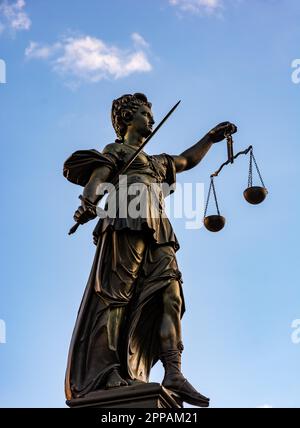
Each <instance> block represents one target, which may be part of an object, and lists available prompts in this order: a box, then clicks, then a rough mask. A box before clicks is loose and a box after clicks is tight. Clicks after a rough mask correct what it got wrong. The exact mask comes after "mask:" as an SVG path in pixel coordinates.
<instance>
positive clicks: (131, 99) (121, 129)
mask: <svg viewBox="0 0 300 428" xmlns="http://www.w3.org/2000/svg"><path fill="white" fill-rule="evenodd" d="M141 106H146V107H147V108H149V109H151V107H152V104H151V103H149V101H148V100H147V97H146V95H144V94H140V93H136V94H133V95H131V94H126V95H122V97H120V98H117V99H116V100H114V101H113V103H112V109H111V120H112V125H113V127H114V130H115V131H116V134H117V136H118V139H119V140H120V142H122V141H123V140H124V137H125V135H126V132H127V128H128V125H129V123H130V122H131V121H132V120H133V118H134V115H135V113H136V112H137V111H138V110H139V109H140V107H141Z"/></svg>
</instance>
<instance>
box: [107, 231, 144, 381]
mask: <svg viewBox="0 0 300 428" xmlns="http://www.w3.org/2000/svg"><path fill="white" fill-rule="evenodd" d="M114 233H115V235H114V238H113V244H112V257H111V258H110V260H107V273H108V276H107V278H108V280H107V284H106V287H105V288H106V292H107V293H109V295H110V296H111V298H113V299H114V305H120V306H115V307H114V306H110V307H109V309H108V310H109V313H108V319H107V334H108V337H107V339H108V347H109V349H110V350H112V351H114V352H115V355H116V359H117V360H118V362H119V365H118V366H117V367H115V368H114V369H113V370H112V371H111V372H110V373H109V374H108V376H107V379H106V388H114V387H118V386H124V385H128V382H127V381H125V379H123V377H122V376H123V375H122V372H123V371H124V370H123V368H124V367H123V365H124V364H125V362H124V361H122V359H121V356H120V353H119V352H118V351H119V347H120V337H121V336H122V333H124V334H126V332H123V327H124V316H125V312H126V309H127V306H128V303H129V302H130V301H131V298H132V295H133V292H134V286H135V281H136V279H137V277H138V274H139V269H140V265H141V262H142V259H143V255H144V251H145V240H144V235H143V234H142V233H139V232H133V231H130V230H121V231H118V232H114ZM120 335H121V336H120Z"/></svg>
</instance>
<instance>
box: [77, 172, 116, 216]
mask: <svg viewBox="0 0 300 428" xmlns="http://www.w3.org/2000/svg"><path fill="white" fill-rule="evenodd" d="M110 175H111V169H110V168H108V167H107V166H104V165H103V166H101V167H100V168H97V169H95V170H94V171H93V173H92V175H91V177H90V179H89V181H88V183H87V184H86V186H85V188H84V190H83V199H82V200H81V206H80V207H78V208H77V210H76V211H75V213H74V216H73V218H74V220H75V221H76V222H77V223H80V224H84V223H87V222H88V221H90V220H93V219H94V218H95V217H96V214H95V213H94V212H91V210H89V207H88V205H87V204H86V203H85V201H86V200H87V201H89V202H91V203H92V204H95V205H96V203H97V197H98V192H97V188H98V186H99V185H100V184H101V183H106V182H108V179H109V176H110Z"/></svg>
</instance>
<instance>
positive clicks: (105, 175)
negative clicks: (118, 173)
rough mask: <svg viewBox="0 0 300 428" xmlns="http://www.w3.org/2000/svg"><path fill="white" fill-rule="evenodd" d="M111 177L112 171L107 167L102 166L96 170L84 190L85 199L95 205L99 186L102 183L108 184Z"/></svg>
mask: <svg viewBox="0 0 300 428" xmlns="http://www.w3.org/2000/svg"><path fill="white" fill-rule="evenodd" d="M110 175H111V169H110V168H108V167H107V166H101V167H100V168H97V169H95V170H94V172H93V173H92V175H91V178H90V179H89V182H88V183H87V185H86V186H85V188H84V190H83V196H84V198H86V199H88V200H89V201H90V202H92V203H93V204H95V202H97V196H98V194H99V193H98V192H97V189H98V186H99V185H100V184H102V183H107V182H108V179H109V176H110Z"/></svg>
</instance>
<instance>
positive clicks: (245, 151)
mask: <svg viewBox="0 0 300 428" xmlns="http://www.w3.org/2000/svg"><path fill="white" fill-rule="evenodd" d="M252 148H253V147H252V146H249V147H248V149H246V150H243V151H241V152H238V153H237V154H236V155H235V156H232V155H231V151H232V145H231V149H229V144H228V160H227V161H226V162H224V163H222V165H221V166H220V168H219V169H218V170H217V171H215V172H214V173H213V174H211V176H210V177H211V178H212V177H217V176H218V175H219V174H220V172H221V171H222V169H223V168H224V166H225V165H229V164H230V163H233V161H234V160H235V159H236V158H237V157H238V156H240V155H246V154H247V153H249V152H250V150H251V149H252Z"/></svg>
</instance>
